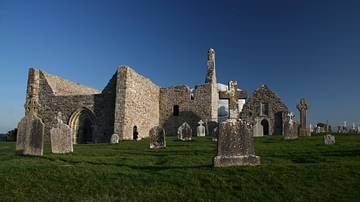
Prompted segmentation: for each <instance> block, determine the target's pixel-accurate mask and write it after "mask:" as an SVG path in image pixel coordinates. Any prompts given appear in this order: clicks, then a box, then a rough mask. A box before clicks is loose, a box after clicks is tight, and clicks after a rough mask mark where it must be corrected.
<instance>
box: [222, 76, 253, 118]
mask: <svg viewBox="0 0 360 202" xmlns="http://www.w3.org/2000/svg"><path fill="white" fill-rule="evenodd" d="M246 98H247V91H246V90H243V91H242V90H238V89H237V82H236V81H229V90H228V91H220V99H228V100H229V119H236V118H237V117H238V113H239V104H238V99H246Z"/></svg>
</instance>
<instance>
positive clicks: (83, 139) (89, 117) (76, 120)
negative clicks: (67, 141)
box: [69, 107, 96, 144]
mask: <svg viewBox="0 0 360 202" xmlns="http://www.w3.org/2000/svg"><path fill="white" fill-rule="evenodd" d="M69 126H70V127H71V129H72V130H73V143H74V144H86V143H93V142H95V141H94V140H95V132H96V117H95V114H94V112H93V111H92V110H90V109H88V108H86V107H81V108H79V109H77V110H75V111H74V112H73V113H72V115H71V116H70V119H69Z"/></svg>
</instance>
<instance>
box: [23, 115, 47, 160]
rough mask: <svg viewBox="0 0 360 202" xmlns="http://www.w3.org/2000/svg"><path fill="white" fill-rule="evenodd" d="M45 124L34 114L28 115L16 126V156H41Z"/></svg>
mask: <svg viewBox="0 0 360 202" xmlns="http://www.w3.org/2000/svg"><path fill="white" fill-rule="evenodd" d="M44 128H45V124H44V123H43V122H42V121H41V119H40V118H38V117H37V116H36V115H35V114H33V113H29V114H28V115H27V116H25V117H24V118H23V119H21V121H20V122H19V124H18V131H17V132H18V133H17V139H16V154H18V155H33V156H42V155H43V151H44Z"/></svg>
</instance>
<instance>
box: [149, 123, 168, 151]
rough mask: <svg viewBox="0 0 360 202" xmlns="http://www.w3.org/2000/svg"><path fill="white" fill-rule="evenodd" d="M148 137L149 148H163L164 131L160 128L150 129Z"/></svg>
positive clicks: (164, 144) (164, 145) (164, 143)
mask: <svg viewBox="0 0 360 202" xmlns="http://www.w3.org/2000/svg"><path fill="white" fill-rule="evenodd" d="M149 137H150V148H151V149H152V148H165V147H166V140H165V130H164V129H163V128H161V127H160V126H155V127H153V128H151V130H150V132H149Z"/></svg>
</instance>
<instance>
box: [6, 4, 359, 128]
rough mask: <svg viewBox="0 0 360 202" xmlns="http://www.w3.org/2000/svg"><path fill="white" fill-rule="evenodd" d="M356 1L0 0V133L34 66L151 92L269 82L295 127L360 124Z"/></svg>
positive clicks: (17, 114)
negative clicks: (211, 81) (132, 77)
mask: <svg viewBox="0 0 360 202" xmlns="http://www.w3.org/2000/svg"><path fill="white" fill-rule="evenodd" d="M359 11H360V1H358V0H353V1H351V0H344V1H338V0H336V1H333V0H309V1H308V0H301V1H300V0H293V1H288V0H284V1H281V0H274V1H268V0H261V1H260V0H254V1H241V0H225V1H220V0H218V1H215V0H207V1H201V0H198V1H196V0H195V1H192V0H150V1H145V0H143V1H136V0H129V1H121V0H118V1H107V0H101V1H100V0H99V1H91V0H75V1H74V0H57V1H52V0H20V1H19V0H0V67H1V68H0V75H1V79H0V86H1V87H0V96H1V99H0V133H6V132H7V131H8V130H11V129H13V128H16V127H17V123H18V122H19V121H20V119H21V118H22V117H23V116H24V113H25V110H24V108H23V105H24V103H25V92H26V84H27V74H28V69H29V68H30V67H35V68H37V69H41V70H44V71H46V72H48V73H50V74H54V75H57V76H60V77H63V78H66V79H69V80H71V81H75V82H78V83H81V84H83V85H87V86H91V87H94V88H97V89H99V90H102V89H103V88H104V87H105V86H106V84H107V83H108V81H109V79H110V78H111V76H112V75H113V74H114V73H115V71H116V69H117V66H118V65H128V66H130V67H131V68H133V69H134V70H135V71H136V72H138V73H139V74H141V75H143V76H145V77H147V78H149V79H151V80H152V81H153V82H154V83H155V84H157V85H159V86H162V87H168V86H172V85H179V84H186V85H188V86H190V87H194V86H195V85H197V84H202V83H204V81H205V76H206V59H207V50H208V49H209V48H214V49H215V52H216V71H217V72H216V73H217V79H218V82H220V83H225V84H226V83H227V82H228V81H229V80H236V81H237V82H238V87H239V88H241V89H244V90H247V91H248V96H250V95H251V93H252V92H254V90H255V89H256V88H259V87H261V85H262V84H266V85H268V86H269V87H270V89H271V90H273V91H274V92H276V93H277V94H278V95H279V96H280V98H281V99H282V100H283V102H284V103H285V104H286V105H287V107H288V108H289V109H290V110H292V111H294V112H295V114H296V116H295V118H294V119H295V120H298V119H299V111H298V110H297V109H296V105H297V104H298V103H299V102H300V99H301V98H302V97H304V98H305V99H306V100H307V103H308V104H309V105H310V109H309V110H308V117H307V123H308V124H309V123H311V124H313V125H314V124H316V123H318V122H324V123H325V122H326V120H330V123H331V125H332V126H333V129H334V128H335V126H337V125H339V124H340V125H342V124H343V121H347V122H348V127H349V128H350V126H351V123H356V124H357V125H360V116H359V115H360V102H359V101H360V100H359V99H360V96H359V94H358V93H359V91H360V85H359V84H360V80H359V76H360V37H359V36H360V13H359Z"/></svg>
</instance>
